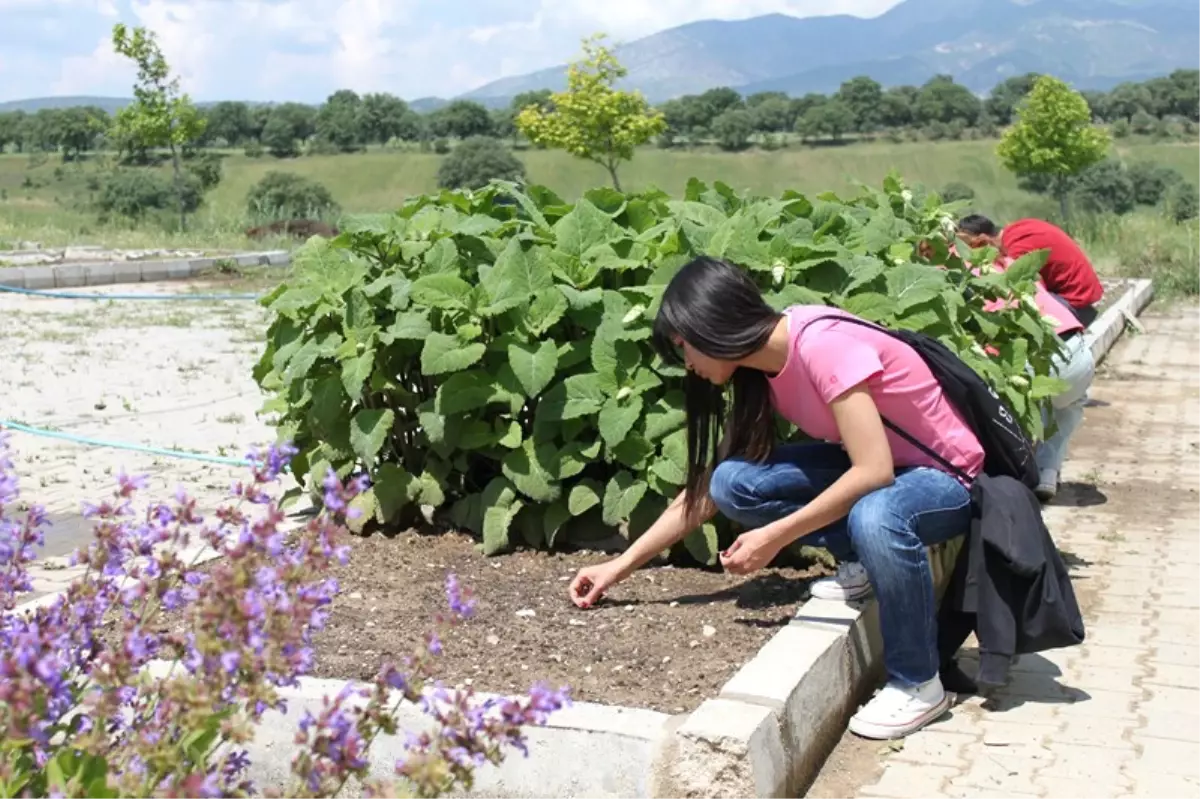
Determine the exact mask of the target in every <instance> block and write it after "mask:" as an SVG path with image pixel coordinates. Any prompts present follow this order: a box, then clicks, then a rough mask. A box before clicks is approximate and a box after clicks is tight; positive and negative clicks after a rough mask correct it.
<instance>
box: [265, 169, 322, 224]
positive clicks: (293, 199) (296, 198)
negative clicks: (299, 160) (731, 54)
mask: <svg viewBox="0 0 1200 799" xmlns="http://www.w3.org/2000/svg"><path fill="white" fill-rule="evenodd" d="M246 210H247V212H248V213H249V215H250V217H251V218H252V219H272V220H275V219H299V218H302V217H318V218H326V217H334V216H337V214H338V213H339V211H340V208H339V207H338V204H337V203H336V202H335V201H334V199H333V195H332V194H330V193H329V189H327V188H325V186H324V185H323V184H321V183H318V182H316V181H315V180H311V179H309V178H306V177H304V176H303V175H298V174H296V173H295V172H280V171H278V170H271V171H270V172H268V173H267V174H265V175H263V177H262V180H260V181H259V182H258V183H255V184H254V186H253V187H251V189H250V191H249V192H248V193H247V194H246Z"/></svg>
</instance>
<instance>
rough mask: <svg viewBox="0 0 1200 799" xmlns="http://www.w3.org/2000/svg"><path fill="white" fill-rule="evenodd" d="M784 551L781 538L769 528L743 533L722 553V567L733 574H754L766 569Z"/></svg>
mask: <svg viewBox="0 0 1200 799" xmlns="http://www.w3.org/2000/svg"><path fill="white" fill-rule="evenodd" d="M781 549H783V545H782V544H781V543H780V540H779V536H777V535H775V534H774V533H773V531H772V530H771V529H770V528H769V527H760V528H758V529H757V530H750V531H748V532H745V533H742V534H741V535H739V536H738V537H737V540H736V541H734V542H733V544H732V545H731V546H730V547H729V549H727V550H725V551H724V552H722V553H721V565H722V566H724V567H725V571H727V572H729V573H731V574H753V573H754V572H756V571H758V570H759V569H762V568H765V567H766V565H767V564H768V563H770V562H771V561H772V560H774V559H775V556H776V555H778V554H779V550H781Z"/></svg>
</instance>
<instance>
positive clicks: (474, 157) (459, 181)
mask: <svg viewBox="0 0 1200 799" xmlns="http://www.w3.org/2000/svg"><path fill="white" fill-rule="evenodd" d="M490 180H512V181H518V182H523V181H524V180H525V165H524V164H522V163H521V162H520V161H519V160H518V159H517V157H516V156H515V155H513V154H512V151H510V150H509V149H508V148H507V147H505V146H504V145H503V144H501V143H500V142H499V141H497V140H496V139H493V138H491V137H489V136H472V137H471V138H469V139H467V140H466V141H463V142H461V143H460V144H459V145H458V146H457V147H455V148H454V149H453V150H452V151H451V152H450V154H449V155H447V156H446V157H445V158H444V159H442V164H441V166H439V167H438V185H439V186H441V187H442V188H443V189H481V188H483V187H484V186H486V185H487V184H488V181H490Z"/></svg>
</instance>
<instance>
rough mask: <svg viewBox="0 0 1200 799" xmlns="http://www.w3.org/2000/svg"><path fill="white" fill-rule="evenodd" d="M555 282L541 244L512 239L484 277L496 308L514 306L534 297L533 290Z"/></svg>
mask: <svg viewBox="0 0 1200 799" xmlns="http://www.w3.org/2000/svg"><path fill="white" fill-rule="evenodd" d="M553 286H554V276H553V275H552V274H551V272H550V266H549V264H548V263H547V262H546V259H545V256H544V255H543V250H542V248H541V247H538V246H526V245H525V244H524V243H523V242H521V241H520V240H519V239H511V240H509V242H508V246H507V247H505V248H504V252H502V253H501V254H500V258H499V260H497V261H496V265H495V266H494V267H493V268H492V269H490V270H489V271H488V272H487V273H486V275H485V276H484V278H483V287H484V290H485V291H487V294H488V298H489V299H490V300H491V308H492V310H493V311H496V310H498V309H502V308H513V307H516V306H517V305H521V304H523V303H527V302H529V301H530V300H532V298H533V295H534V292H537V291H544V290H547V289H550V288H553Z"/></svg>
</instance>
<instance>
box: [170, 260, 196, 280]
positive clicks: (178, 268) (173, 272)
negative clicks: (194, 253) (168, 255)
mask: <svg viewBox="0 0 1200 799" xmlns="http://www.w3.org/2000/svg"><path fill="white" fill-rule="evenodd" d="M166 266H167V279H168V280H187V279H188V278H189V277H191V276H192V275H193V274H194V273H193V272H192V262H191V261H167V262H166Z"/></svg>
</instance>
